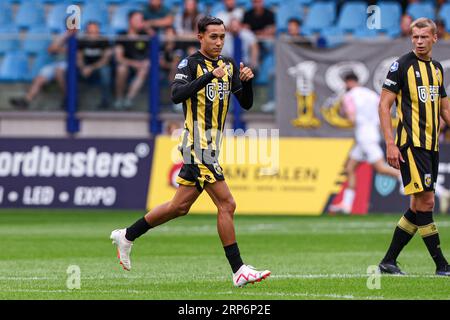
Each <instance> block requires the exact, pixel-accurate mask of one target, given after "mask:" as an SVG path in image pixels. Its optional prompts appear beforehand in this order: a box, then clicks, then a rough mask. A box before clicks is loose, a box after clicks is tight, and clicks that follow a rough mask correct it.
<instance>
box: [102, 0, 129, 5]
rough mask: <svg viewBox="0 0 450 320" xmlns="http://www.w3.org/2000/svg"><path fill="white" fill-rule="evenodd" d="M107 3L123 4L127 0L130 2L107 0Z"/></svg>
mask: <svg viewBox="0 0 450 320" xmlns="http://www.w3.org/2000/svg"><path fill="white" fill-rule="evenodd" d="M105 2H106V3H107V4H123V3H125V2H129V1H127V0H105Z"/></svg>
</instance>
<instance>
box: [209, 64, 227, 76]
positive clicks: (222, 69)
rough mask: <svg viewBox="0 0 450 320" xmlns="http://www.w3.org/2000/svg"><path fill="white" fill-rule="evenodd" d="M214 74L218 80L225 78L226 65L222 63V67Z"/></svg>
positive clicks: (214, 71)
mask: <svg viewBox="0 0 450 320" xmlns="http://www.w3.org/2000/svg"><path fill="white" fill-rule="evenodd" d="M212 73H213V75H214V77H216V78H222V77H223V76H225V63H222V64H221V65H220V66H218V67H217V68H215V69H214V70H213V72H212Z"/></svg>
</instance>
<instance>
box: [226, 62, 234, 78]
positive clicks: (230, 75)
mask: <svg viewBox="0 0 450 320" xmlns="http://www.w3.org/2000/svg"><path fill="white" fill-rule="evenodd" d="M225 69H226V70H227V72H228V76H229V77H230V78H231V77H232V76H233V70H232V68H231V65H230V64H227V65H226V66H225Z"/></svg>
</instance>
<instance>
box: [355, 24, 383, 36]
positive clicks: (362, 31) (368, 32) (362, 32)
mask: <svg viewBox="0 0 450 320" xmlns="http://www.w3.org/2000/svg"><path fill="white" fill-rule="evenodd" d="M378 35H379V33H378V30H377V29H369V28H367V26H364V27H362V28H359V29H357V30H355V31H354V32H353V37H355V39H372V38H376V37H378Z"/></svg>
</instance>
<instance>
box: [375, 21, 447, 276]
mask: <svg viewBox="0 0 450 320" xmlns="http://www.w3.org/2000/svg"><path fill="white" fill-rule="evenodd" d="M436 30H437V29H436V24H435V23H434V22H433V21H432V20H430V19H426V18H420V19H417V20H415V21H414V22H413V23H412V24H411V31H412V35H411V40H412V44H413V51H412V52H409V53H407V54H405V55H403V56H402V57H400V58H399V59H398V60H397V61H395V62H394V63H393V64H392V65H391V68H390V70H389V73H388V75H387V79H386V81H385V83H384V85H383V90H382V93H381V101H380V106H379V115H380V122H381V127H382V129H383V133H384V138H385V140H386V153H387V160H388V163H389V164H390V165H391V166H392V167H394V168H396V169H400V171H401V174H402V179H403V185H404V187H405V194H407V195H411V204H410V207H409V208H408V210H407V211H406V213H405V214H404V216H402V218H401V219H400V221H399V222H398V225H397V228H396V229H395V231H394V236H393V239H392V242H391V245H390V247H389V249H388V251H387V253H386V256H385V257H384V258H383V260H382V261H381V263H380V264H379V268H380V271H381V272H383V273H390V274H404V273H403V272H402V271H401V270H400V268H399V267H398V266H397V257H398V255H399V254H400V252H401V250H402V249H403V248H404V246H405V245H406V244H407V243H408V242H409V241H410V240H411V238H412V237H413V236H414V234H415V233H416V231H417V230H418V231H419V233H420V235H421V236H422V238H423V241H424V242H425V245H426V247H427V249H428V251H429V253H430V255H431V257H432V258H433V260H434V262H435V264H436V274H437V275H442V276H450V267H449V265H448V262H447V260H446V259H445V258H444V255H443V254H442V250H441V247H440V240H439V233H438V229H437V227H436V224H435V223H434V222H433V208H434V190H435V185H436V180H437V175H438V166H439V140H438V138H439V115H441V116H442V118H443V119H444V121H445V122H446V123H447V124H450V103H449V100H448V98H447V94H446V92H445V88H444V71H443V69H442V66H441V64H440V63H439V62H437V61H435V60H433V59H432V58H431V57H432V48H433V44H434V43H436V41H437V34H436ZM394 101H396V105H397V112H398V114H399V123H398V127H397V135H396V140H395V141H394V137H393V133H392V131H393V130H392V124H391V116H390V109H391V106H392V104H393V103H394Z"/></svg>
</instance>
